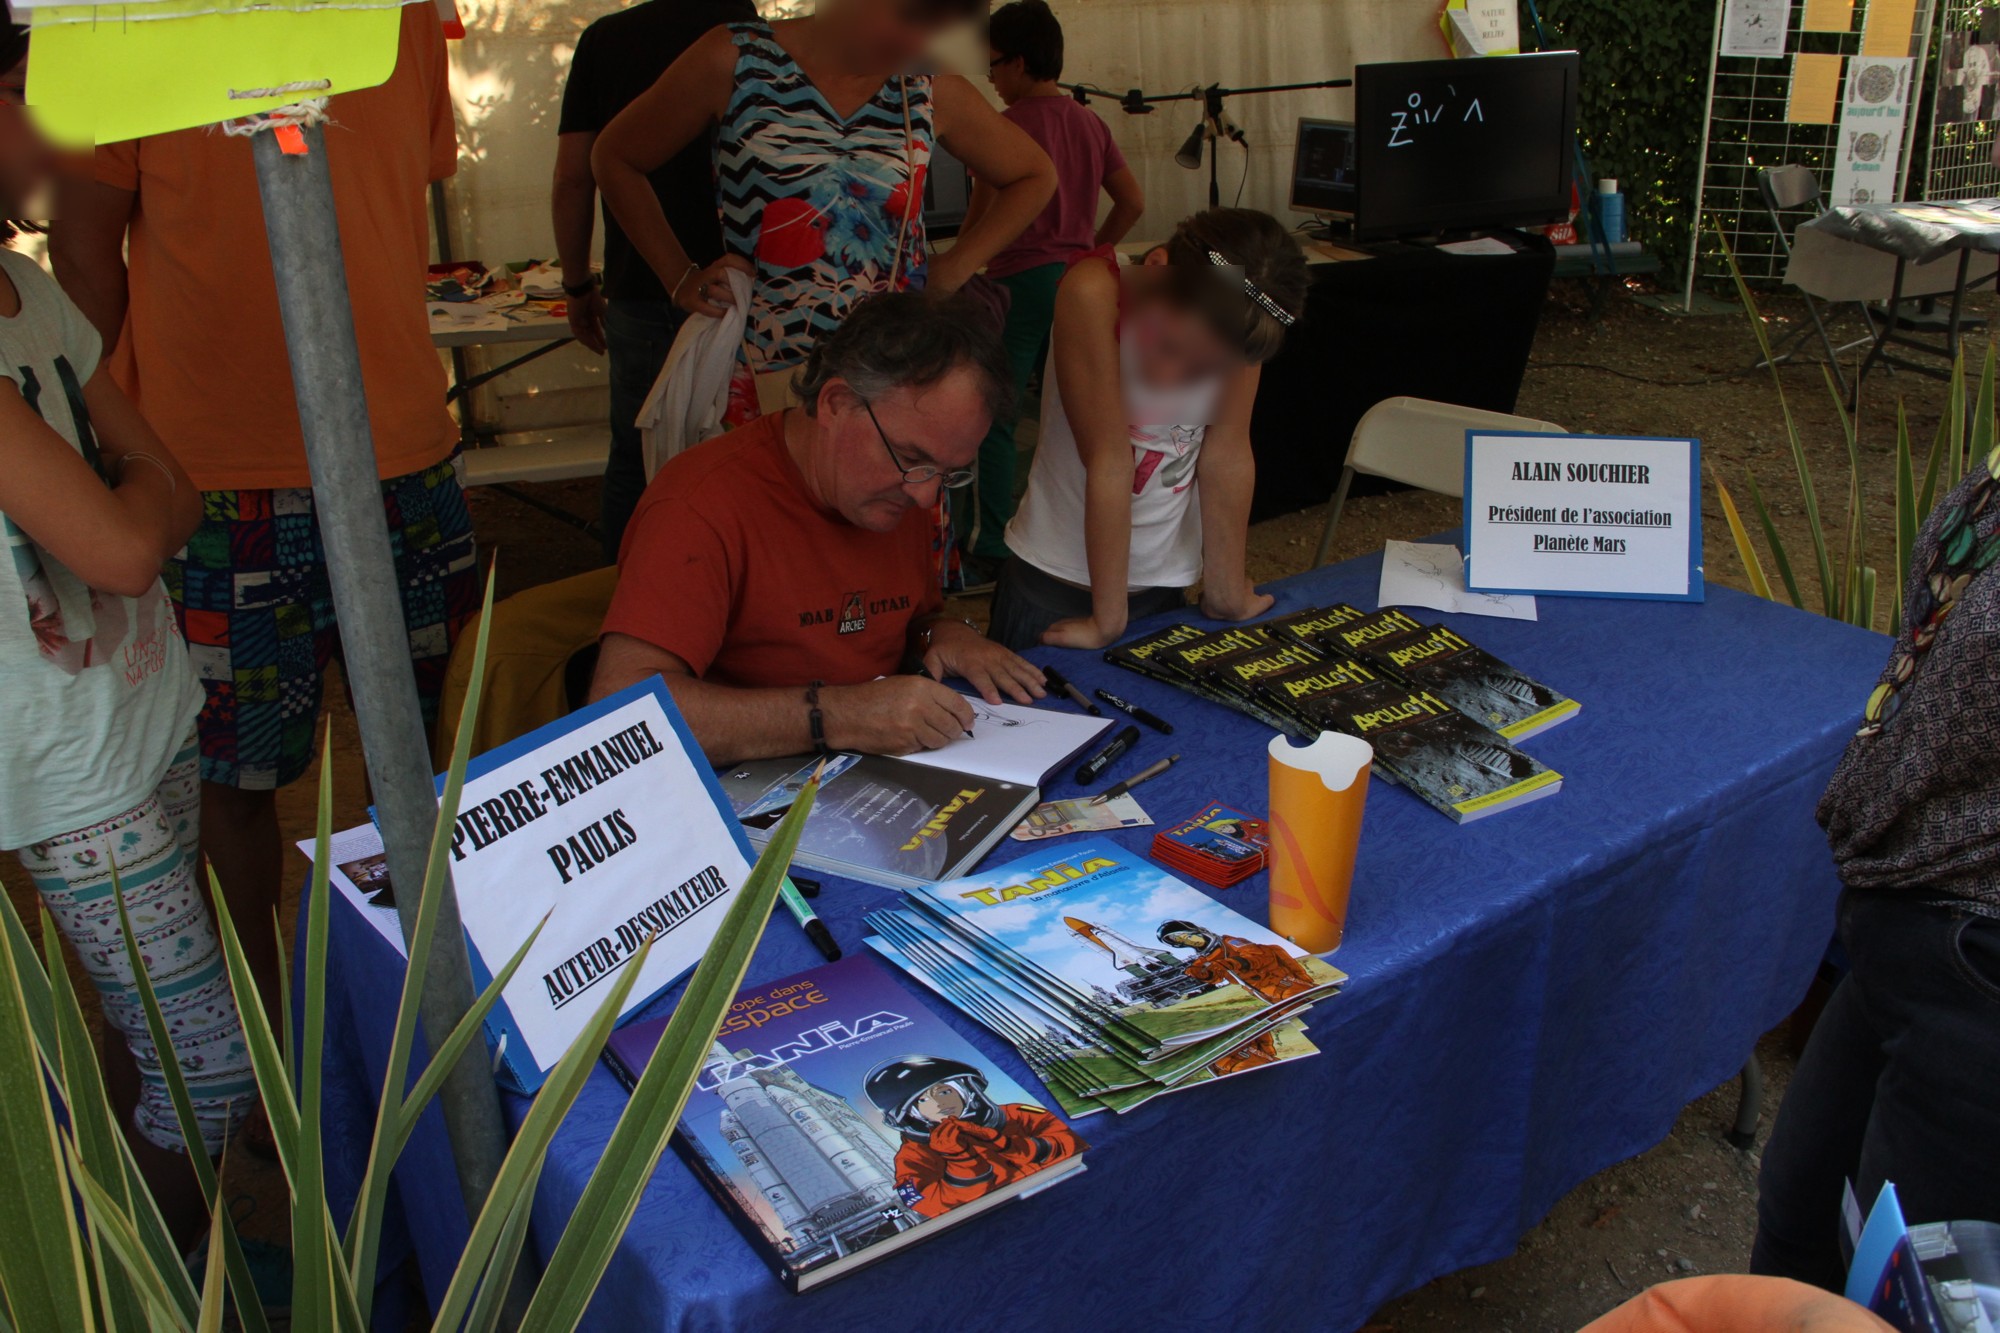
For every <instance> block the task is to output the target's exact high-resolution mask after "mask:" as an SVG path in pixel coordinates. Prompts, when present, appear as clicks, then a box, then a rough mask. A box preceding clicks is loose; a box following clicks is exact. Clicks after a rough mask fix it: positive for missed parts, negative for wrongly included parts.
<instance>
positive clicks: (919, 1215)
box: [604, 954, 1089, 1291]
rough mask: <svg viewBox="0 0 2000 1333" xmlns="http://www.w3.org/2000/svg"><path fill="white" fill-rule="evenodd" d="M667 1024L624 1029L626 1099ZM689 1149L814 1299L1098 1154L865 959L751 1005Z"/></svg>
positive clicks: (690, 1128) (701, 1109)
mask: <svg viewBox="0 0 2000 1333" xmlns="http://www.w3.org/2000/svg"><path fill="white" fill-rule="evenodd" d="M666 1026H667V1020H666V1019H664V1018H661V1019H654V1020H652V1021H650V1022H645V1023H635V1024H633V1025H631V1026H630V1027H626V1028H621V1029H619V1030H618V1031H616V1032H614V1033H612V1034H611V1039H610V1041H609V1042H608V1043H606V1045H605V1048H604V1059H605V1063H606V1064H608V1065H610V1067H611V1071H612V1073H614V1074H616V1075H617V1076H618V1078H619V1079H620V1081H622V1082H623V1083H624V1084H625V1086H626V1087H627V1088H630V1087H632V1086H634V1085H635V1084H636V1083H637V1082H638V1081H639V1076H640V1075H641V1074H642V1073H644V1072H645V1068H646V1064H647V1062H648V1061H649V1060H651V1059H652V1057H653V1049H654V1047H656V1046H658V1045H659V1044H660V1034H661V1033H662V1032H664V1031H665V1030H666ZM674 1147H675V1149H676V1150H677V1151H678V1152H679V1153H680V1155H681V1156H682V1157H683V1158H684V1159H685V1160H686V1161H687V1163H688V1165H689V1166H690V1167H691V1168H693V1170H694V1173H695V1175H696V1176H697V1177H698V1178H699V1179H700V1180H701V1182H702V1184H703V1185H705V1186H707V1187H708V1191H709V1193H711V1194H713V1195H714V1196H715V1199H716V1202H718V1203H719V1204H721V1205H722V1209H723V1211H724V1212H725V1213H727V1214H728V1215H729V1218H730V1220H731V1221H732V1222H734V1223H735V1224H736V1227H737V1229H738V1230H739V1231H741V1232H742V1233H743V1234H744V1236H745V1237H746V1238H747V1239H748V1240H749V1241H750V1243H751V1245H752V1246H754V1247H755V1248H756V1250H757V1252H758V1253H759V1254H761V1255H763V1256H764V1260H765V1262H766V1263H768V1264H770V1266H771V1268H772V1270H773V1271H774V1272H776V1273H777V1275H778V1278H779V1280H780V1281H782V1282H783V1283H784V1284H785V1285H786V1286H788V1287H790V1288H791V1289H792V1290H793V1291H810V1290H811V1289H812V1288H814V1287H816V1286H819V1285H821V1284H823V1283H826V1282H830V1281H832V1280H833V1279H834V1278H837V1277H841V1276H843V1275H845V1274H847V1273H850V1272H852V1271H853V1270H855V1269H856V1268H860V1267H862V1266H864V1265H866V1264H870V1263H873V1262H874V1261H875V1260H877V1259H881V1258H884V1257H886V1256H888V1255H891V1254H894V1253H895V1252H896V1251H898V1250H900V1249H904V1248H907V1247H908V1246H910V1245H914V1244H916V1243H918V1242H920V1241H924V1240H928V1239H930V1238H931V1237H932V1236H935V1235H937V1234H938V1233H939V1232H941V1231H945V1230H947V1229H949V1228H951V1227H953V1226H956V1225H957V1224H958V1223H960V1222H963V1221H965V1220H967V1219H968V1218H971V1217H976V1216H977V1215H978V1214H980V1213H982V1212H986V1211H988V1210H989V1209H992V1208H996V1207H998V1206H999V1205H1001V1204H1003V1203H1006V1202H1008V1201H1010V1200H1012V1199H1017V1198H1021V1197H1023V1196H1025V1195H1028V1194H1033V1193H1035V1192H1037V1191H1039V1190H1042V1189H1045V1188H1047V1187H1048V1186H1050V1185H1053V1184H1056V1183H1057V1182H1059V1181H1062V1180H1065V1179H1067V1178H1068V1177H1070V1176H1072V1175H1075V1174H1076V1173H1077V1172H1079V1171H1081V1170H1083V1154H1084V1152H1085V1151H1086V1150H1087V1148H1088V1147H1089V1145H1088V1144H1086V1143H1084V1141H1083V1140H1082V1139H1080V1138H1078V1137H1077V1135H1076V1132H1075V1131H1074V1130H1072V1129H1071V1128H1070V1127H1069V1126H1068V1125H1066V1124H1064V1123H1063V1121H1062V1120H1061V1118H1060V1117H1058V1116H1056V1115H1054V1114H1052V1113H1050V1112H1049V1111H1048V1110H1046V1109H1044V1108H1043V1107H1041V1106H1039V1105H1037V1104H1036V1103H1035V1100H1034V1098H1032V1097H1030V1096H1029V1095H1028V1093H1027V1092H1026V1091H1025V1090H1024V1089H1022V1087H1021V1086H1020V1085H1019V1084H1017V1083H1016V1082H1014V1080H1013V1079H1011V1078H1009V1077H1008V1076H1007V1074H1006V1072H1005V1071H1003V1070H1001V1069H1000V1068H998V1067H997V1066H995V1065H994V1064H993V1062H992V1061H990V1060H988V1059H987V1058H986V1057H985V1056H983V1055H981V1054H980V1053H979V1052H978V1051H977V1050H975V1049H974V1048H973V1047H972V1046H971V1045H970V1044H968V1043H967V1042H966V1040H965V1039H964V1038H963V1037H960V1036H959V1035H958V1034H957V1033H956V1032H954V1031H952V1030H951V1028H950V1027H949V1026H948V1025H946V1024H945V1023H944V1022H943V1021H942V1020H940V1019H939V1018H938V1017H937V1016H936V1015H935V1014H933V1013H931V1012H930V1011H929V1010H927V1009H925V1008H924V1007H923V1006H922V1005H921V1004H919V1003H917V1002H916V999H915V997H914V996H912V995H911V994H910V992H909V991H907V990H906V989H904V988H903V987H902V986H899V985H897V984H896V981H895V978H894V977H892V976H891V975H890V974H889V972H888V970H887V969H885V968H884V967H883V966H882V965H881V964H880V963H878V962H877V961H875V960H874V959H873V958H870V957H868V956H867V955H865V954H857V955H855V956H854V957H852V958H845V959H842V960H841V961H840V962H838V963H833V964H831V965H829V966H826V967H817V968H814V969H813V970H812V971H810V972H801V973H799V974H798V975H796V976H791V977H786V978H785V979H784V980H782V981H776V982H772V983H770V984H769V985H763V986H752V987H750V988H749V989H747V990H744V991H742V992H740V993H739V994H738V995H737V997H736V1003H735V1004H734V1005H732V1006H730V1010H729V1017H728V1018H726V1019H724V1020H723V1024H722V1031H721V1033H720V1035H719V1036H718V1038H717V1040H716V1043H715V1047H714V1049H713V1051H712V1052H711V1054H710V1058H709V1060H708V1063H707V1064H706V1066H705V1067H704V1068H703V1069H702V1071H701V1073H700V1075H699V1076H698V1077H697V1078H696V1079H695V1086H694V1091H693V1092H692V1093H690V1094H689V1096H688V1102H687V1109H686V1110H685V1111H684V1112H683V1113H682V1115H681V1119H680V1123H679V1125H678V1126H677V1127H676V1128H675V1130H674Z"/></svg>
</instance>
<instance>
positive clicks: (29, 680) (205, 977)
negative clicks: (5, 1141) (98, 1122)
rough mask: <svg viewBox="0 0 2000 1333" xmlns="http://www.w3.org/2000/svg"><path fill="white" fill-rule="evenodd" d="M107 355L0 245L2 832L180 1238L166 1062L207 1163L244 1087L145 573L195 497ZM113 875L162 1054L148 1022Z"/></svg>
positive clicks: (1, 59) (185, 667) (18, 179)
mask: <svg viewBox="0 0 2000 1333" xmlns="http://www.w3.org/2000/svg"><path fill="white" fill-rule="evenodd" d="M0 41H4V49H0V70H4V72H0V208H5V209H6V210H8V212H7V216H10V217H12V216H19V210H20V208H21V205H22V204H23V202H24V201H25V200H26V199H27V198H28V197H29V196H30V195H31V194H33V193H34V191H35V190H36V188H37V187H38V186H40V185H41V184H42V183H43V182H44V181H45V180H46V179H47V177H48V174H49V171H50V167H51V154H50V151H49V148H48V146H47V145H46V144H45V143H44V142H43V141H42V139H41V138H40V136H39V135H38V134H37V133H36V131H35V129H34V128H33V126H32V125H30V123H29V121H28V114H27V111H26V110H25V108H24V105H23V97H24V94H23V89H24V87H25V83H26V78H27V45H28V43H27V30H26V29H25V28H21V27H16V26H13V25H11V24H4V25H0ZM12 234H13V231H12V228H7V229H6V236H7V238H8V239H11V238H12ZM103 351H104V349H103V348H102V346H101V345H100V340H99V338H98V335H97V331H96V330H95V329H94V328H92V327H91V324H90V321H89V320H87V319H85V318H84V316H83V313H82V312H81V311H80V310H78V309H77V308H76V306H75V305H73V304H72V303H71V302H70V300H69V298H68V297H67V296H65V295H63V292H62V289H61V288H59V287H58V286H56V284H55V281H54V279H52V278H50V277H48V276H47V275H46V274H45V273H43V272H42V270H41V269H40V268H38V267H37V266H36V265H35V263H34V262H33V261H32V260H30V259H28V258H27V257H25V256H23V255H20V254H17V253H15V252H14V251H13V250H11V249H6V248H0V536H4V540H5V546H6V553H5V555H4V556H0V700H4V701H5V707H4V708H0V846H5V847H8V848H13V849H17V851H16V854H17V855H18V856H19V858H20V861H21V864H22V866H23V867H25V868H26V870H27V872H28V874H29V877H30V878H32V879H33V880H34V884H35V888H36V890H37V891H38V892H39V893H40V895H41V901H42V905H43V906H44V907H46V908H47V909H48V912H49V915H50V916H51V917H53V918H54V920H55V923H56V925H57V927H58V928H59V929H60V930H61V931H62V933H63V935H64V937H65V938H66V939H68V940H69V942H70V944H71V946H72V947H73V948H74V949H75V950H76V954H77V960H78V962H79V963H80V964H81V966H82V968H83V970H84V971H85V972H86V973H88V974H89V976H90V979H91V982H92V983H93V984H94V985H95V986H96V988H97V991H98V994H99V996H100V997H101V998H102V1000H103V1005H104V1017H105V1022H106V1024H107V1026H108V1027H110V1028H112V1029H115V1030H116V1031H117V1032H118V1033H119V1034H120V1035H122V1037H123V1039H124V1040H123V1043H122V1045H121V1044H119V1043H117V1042H115V1041H107V1042H106V1043H105V1045H104V1048H103V1052H104V1054H103V1058H104V1063H105V1074H106V1082H107V1084H108V1086H109V1088H110V1091H111V1095H112V1098H113V1101H114V1103H116V1104H117V1108H118V1111H119V1113H120V1117H121V1119H122V1120H123V1122H124V1123H125V1125H126V1127H127V1135H128V1138H129V1139H130V1141H131V1144H132V1150H133V1154H134V1156H135V1157H136V1158H137V1160H138V1162H139V1166H140V1169H141V1170H142V1171H143V1172H144V1173H145V1175H146V1179H147V1182H148V1184H149V1185H150V1186H151V1188H152V1191H153V1195H154V1198H155V1199H156V1200H157V1201H158V1202H159V1204H160V1208H161V1212H162V1214H163V1216H164V1217H165V1219H166V1221H167V1223H168V1225H169V1226H170V1227H172V1228H173V1230H174V1232H175V1236H176V1239H178V1240H180V1241H182V1242H183V1243H191V1241H192V1240H193V1238H194V1237H195V1236H196V1235H198V1234H199V1232H200V1231H201V1230H202V1229H203V1227H204V1226H205V1223H206V1221H207V1210H206V1208H205V1207H204V1205H203V1203H202V1200H201V1196H200V1193H199V1187H198V1186H197V1185H196V1183H195V1176H194V1173H193V1172H192V1171H190V1170H188V1168H187V1162H186V1159H185V1157H184V1155H183V1154H185V1152H186V1151H187V1144H186V1143H185V1141H184V1140H183V1138H182V1135H181V1129H180V1124H179V1121H178V1119H177V1118H176V1116H175V1114H174V1109H173V1106H172V1105H171V1103H170V1101H169V1098H168V1094H167V1085H166V1081H165V1078H164V1076H163V1075H162V1073H161V1060H162V1058H163V1057H165V1058H171V1059H173V1060H175V1061H176V1063H177V1064H178V1065H179V1068H180V1071H181V1073H182V1075H183V1077H184V1078H185V1079H186V1080H187V1084H188V1090H189V1092H190V1093H191V1094H192V1096H193V1100H194V1111H195V1117H196V1119H197V1121H198V1122H199V1124H200V1130H201V1143H200V1145H199V1146H200V1148H201V1150H202V1151H203V1152H206V1153H208V1154H209V1155H211V1156H214V1155H215V1154H217V1153H220V1152H221V1150H222V1144H223V1140H224V1139H225V1138H226V1137H227V1136H228V1134H229V1133H230V1131H231V1130H232V1129H234V1128H235V1127H236V1125H237V1124H238V1123H239V1122H240V1121H241V1119H242V1118H243V1116H244V1115H245V1114H246V1113H247V1112H248V1111H249V1110H250V1108H251V1106H252V1105H253V1104H254V1102H255V1098H256V1085H255V1081H254V1079H253V1077H252V1074H251V1070H250V1061H249V1053H248V1048H247V1047H246V1045H245V1043H244V1039H243V1028H242V1024H241V1022H240V1021H239V1019H238V1017H237V1013H236V1005H235V1001H234V1000H233V999H232V997H231V995H230V989H229V983H228V979H227V977H226V976H225V974H224V971H223V965H222V957H221V953H220V950H219V949H218V947H217V942H216V935H215V929H214V926H213V923H212V922H211V920H210V917H209V907H208V900H207V898H206V897H205V896H204V894H203V892H202V890H201V887H200V886H199V885H198V884H197V882H196V878H195V859H196V858H195V833H196V828H197V824H198V822H199V821H198V820H197V818H196V815H197V809H198V803H199V791H200V786H199V781H198V775H197V772H196V768H197V763H196V760H197V755H196V750H195V739H194V720H195V713H196V712H197V710H199V709H200V707H201V703H202V692H201V689H200V687H199V686H198V685H197V684H196V682H195V677H194V671H193V669H192V667H191V666H190V664H189V661H188V652H187V647H186V645H185V644H184V643H183V642H182V639H181V634H180V628H179V626H178V625H177V624H176V623H175V620H174V611H173V606H172V604H171V603H170V602H169V601H168V600H167V595H166V590H165V589H164V588H163V587H162V586H161V584H160V566H161V564H162V562H164V561H165V560H166V559H167V557H168V556H170V555H172V554H173V553H174V552H175V551H176V550H178V549H180V547H181V545H182V544H183V543H184V542H185V541H186V540H187V538H188V535H189V534H190V533H192V532H193V531H194V529H195V525H196V523H197V521H198V520H199V519H200V517H201V493H200V492H199V491H197V490H196V489H195V487H194V485H193V483H191V482H190V481H189V480H188V478H187V475H186V474H185V473H184V472H182V471H181V468H180V465H179V464H178V463H177V462H175V461H174V457H173V455H172V454H171V453H169V452H168V451H167V448H166V446H165V445H164V444H162V443H161V442H160V440H159V438H158V437H157V436H155V435H154V434H153V431H152V428H151V427H149V426H148V425H147V424H146V423H145V421H144V420H143V419H142V418H141V417H140V416H139V414H138V412H137V411H136V410H134V408H133V407H132V405H131V403H129V402H128V401H127V400H126V398H125V396H124V394H122V393H120V392H119V390H118V389H117V387H116V386H115V385H113V384H112V382H111V377H110V376H109V375H108V374H106V373H105V372H103V371H101V370H100V369H99V362H100V360H101V356H102V353H103ZM114 868H115V869H116V871H117V874H118V877H119V883H120V886H121V889H122V896H123V899H124V906H125V909H126V911H127V913H128V914H129V916H130V918H131V922H132V932H133V937H134V939H135V940H136V941H137V942H138V946H139V952H140V957H141V960H142V961H143V963H144V965H145V967H146V969H147V972H148V975H149V976H150V977H151V978H152V982H153V985H154V987H155V988H156V989H157V991H158V993H159V996H160V1001H161V1005H162V1007H163V1010H164V1015H165V1018H166V1022H167V1028H168V1031H169V1033H170V1034H171V1036H172V1039H173V1042H174V1049H173V1050H172V1051H171V1052H162V1051H160V1050H158V1049H157V1048H156V1047H155V1046H154V1044H153V1041H152V1038H151V1037H150V1036H149V1035H148V1032H147V1028H146V1020H145V1014H144V1011H143V1010H142V1008H141V1006H140V1001H139V996H138V992H137V990H136V989H135V986H134V981H133V975H134V974H133V964H132V960H131V959H130V958H129V957H128V956H127V953H126V950H125V944H124V939H123V936H122V933H121V930H120V926H119V921H118V902H117V900H116V899H114V898H113V896H112V892H111V886H112V872H113V870H114ZM10 1073H11V1075H12V1076H16V1077H18V1076H22V1075H24V1074H25V1073H26V1071H20V1070H15V1071H10Z"/></svg>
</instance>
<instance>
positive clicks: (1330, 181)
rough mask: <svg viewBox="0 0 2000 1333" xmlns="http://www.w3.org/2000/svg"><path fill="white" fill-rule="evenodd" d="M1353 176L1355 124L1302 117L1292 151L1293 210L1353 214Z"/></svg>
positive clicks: (1343, 215)
mask: <svg viewBox="0 0 2000 1333" xmlns="http://www.w3.org/2000/svg"><path fill="white" fill-rule="evenodd" d="M1355 179H1356V176H1355V171H1354V123H1353V122H1352V121H1346V120H1311V119H1307V118H1304V117H1301V118H1300V120H1299V142H1298V147H1296V148H1294V149H1293V150H1292V208H1293V210H1294V211H1296V212H1300V213H1314V214H1318V215H1319V216H1321V217H1353V216H1354V206H1355Z"/></svg>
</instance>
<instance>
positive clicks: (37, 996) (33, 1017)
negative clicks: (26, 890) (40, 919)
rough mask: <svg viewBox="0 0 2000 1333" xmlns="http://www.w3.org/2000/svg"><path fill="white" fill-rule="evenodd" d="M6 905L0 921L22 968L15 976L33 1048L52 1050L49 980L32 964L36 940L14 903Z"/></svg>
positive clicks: (52, 1012) (52, 1011) (52, 1006)
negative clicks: (22, 921)
mask: <svg viewBox="0 0 2000 1333" xmlns="http://www.w3.org/2000/svg"><path fill="white" fill-rule="evenodd" d="M0 898H4V895H0ZM5 906H6V910H5V911H4V912H0V922H4V923H5V930H6V943H7V947H8V948H10V949H12V950H13V951H14V958H15V966H16V967H17V968H20V969H22V970H21V971H20V972H19V974H18V975H19V979H20V982H21V1000H22V1002H23V1004H24V1005H25V1006H26V1011H27V1017H28V1030H29V1031H30V1032H32V1033H33V1034H34V1039H35V1049H36V1050H38V1051H53V1050H54V1049H55V1048H56V1011H55V1001H54V1000H53V998H51V996H50V994H49V979H48V977H47V975H45V974H44V973H43V972H42V970H41V969H40V968H39V967H36V966H35V965H34V959H35V957H36V954H35V942H34V941H33V940H31V939H29V938H28V928H27V927H26V926H25V925H23V924H22V923H21V918H20V917H18V916H16V915H15V914H14V904H13V903H12V902H11V901H7V902H6V903H5Z"/></svg>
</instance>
